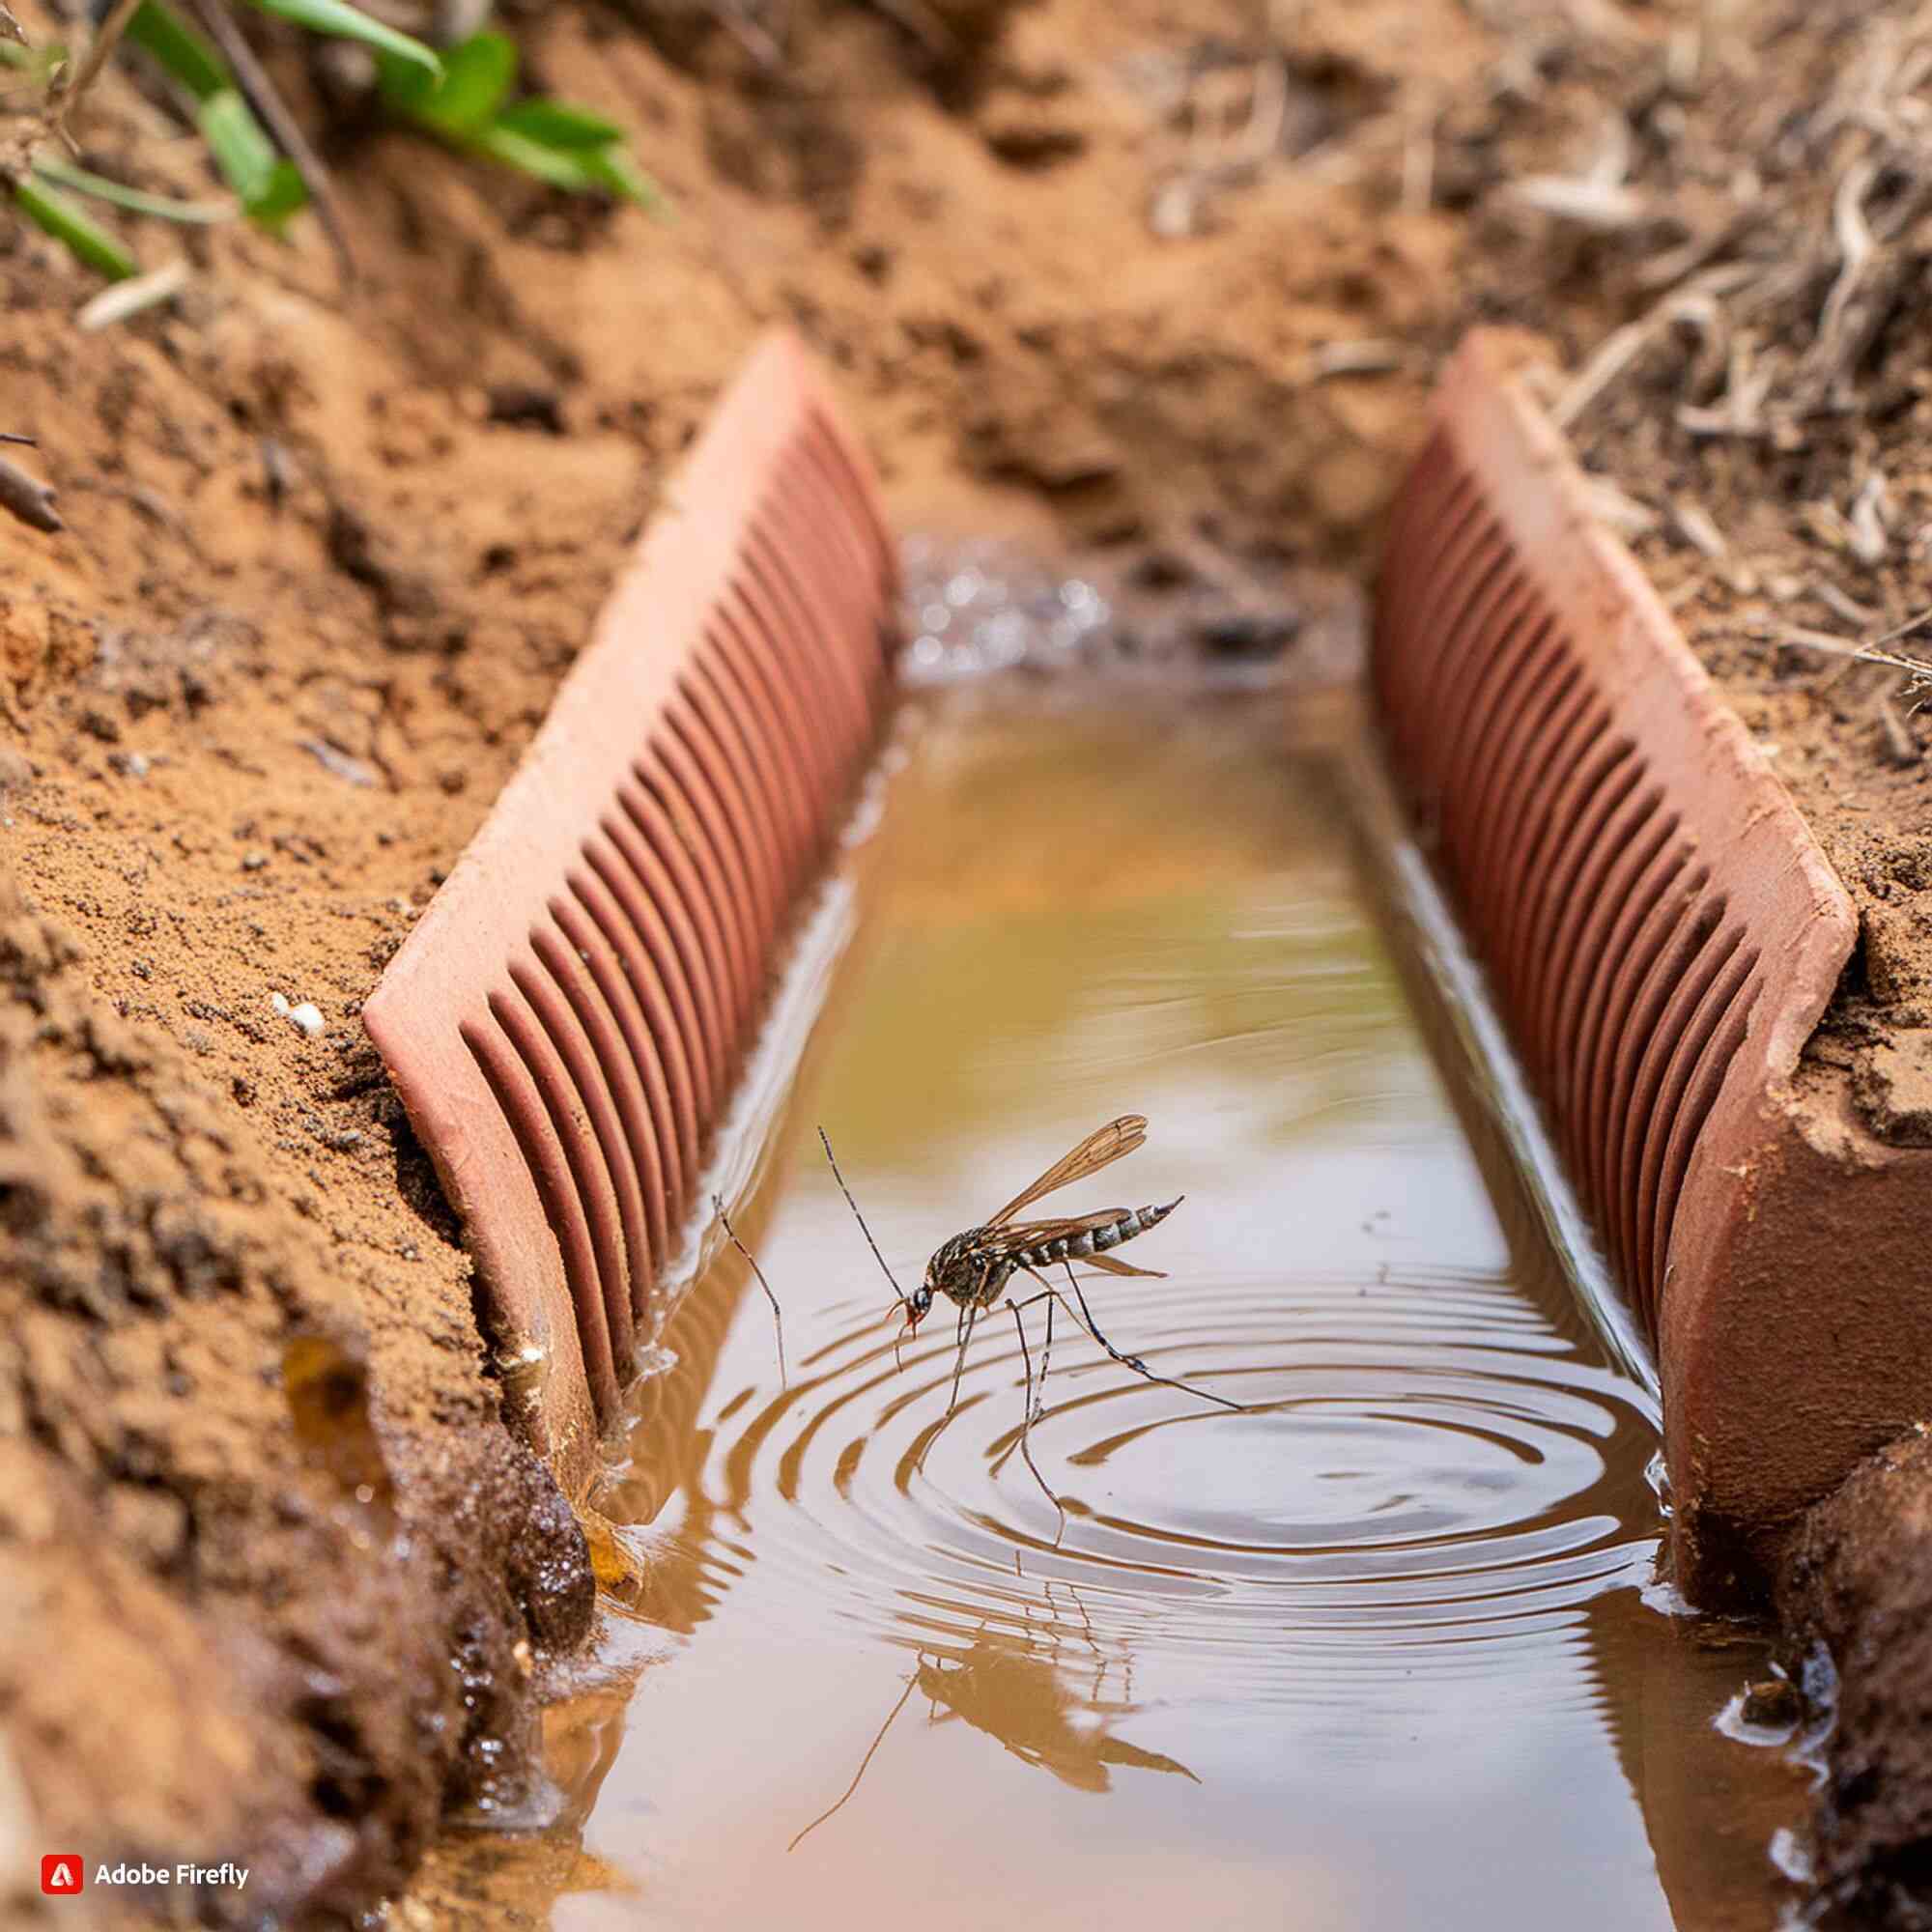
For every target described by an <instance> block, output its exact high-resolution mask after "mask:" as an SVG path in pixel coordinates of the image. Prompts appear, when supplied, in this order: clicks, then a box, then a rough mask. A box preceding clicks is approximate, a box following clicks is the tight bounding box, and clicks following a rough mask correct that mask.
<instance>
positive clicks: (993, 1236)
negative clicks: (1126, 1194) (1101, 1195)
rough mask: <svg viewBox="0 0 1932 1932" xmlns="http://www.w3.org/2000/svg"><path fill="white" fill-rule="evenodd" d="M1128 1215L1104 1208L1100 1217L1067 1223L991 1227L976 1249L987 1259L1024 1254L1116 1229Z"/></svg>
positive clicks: (1068, 1219) (1077, 1218)
mask: <svg viewBox="0 0 1932 1932" xmlns="http://www.w3.org/2000/svg"><path fill="white" fill-rule="evenodd" d="M1126 1211H1127V1210H1126V1209H1125V1208H1101V1210H1100V1211H1099V1212H1098V1213H1097V1214H1069V1215H1068V1216H1067V1217H1066V1218H1065V1220H1064V1221H1015V1222H1013V1223H1012V1224H1011V1226H1009V1227H1006V1228H993V1227H988V1228H987V1230H986V1233H985V1236H984V1237H983V1238H982V1239H981V1240H980V1241H979V1242H977V1243H976V1244H975V1245H976V1246H977V1247H978V1248H979V1250H980V1253H981V1254H985V1255H999V1256H1005V1255H1016V1254H1024V1253H1025V1252H1026V1250H1027V1249H1029V1248H1043V1247H1044V1246H1045V1245H1046V1244H1047V1243H1048V1242H1049V1241H1070V1240H1072V1239H1073V1238H1074V1237H1075V1236H1080V1235H1094V1234H1098V1233H1099V1231H1100V1230H1101V1229H1102V1228H1111V1227H1113V1226H1114V1224H1115V1223H1116V1222H1118V1221H1120V1220H1121V1219H1122V1217H1123V1216H1124V1215H1125V1214H1126ZM1082 1259H1083V1260H1084V1259H1085V1257H1082Z"/></svg>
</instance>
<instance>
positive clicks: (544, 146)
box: [378, 31, 662, 208]
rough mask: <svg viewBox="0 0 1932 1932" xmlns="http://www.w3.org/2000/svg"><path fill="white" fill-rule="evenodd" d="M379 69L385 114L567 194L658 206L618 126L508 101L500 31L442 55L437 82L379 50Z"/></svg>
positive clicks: (585, 113)
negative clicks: (604, 196) (605, 196)
mask: <svg viewBox="0 0 1932 1932" xmlns="http://www.w3.org/2000/svg"><path fill="white" fill-rule="evenodd" d="M378 69H379V71H380V73H381V76H382V95H383V100H384V105H385V106H387V107H388V109H389V111H390V112H391V113H392V114H395V115H397V116H398V117H399V118H401V119H403V120H405V121H412V122H414V123H415V124H416V125H417V126H418V127H421V128H427V129H428V130H429V131H430V132H431V133H433V134H435V135H437V136H439V137H440V139H442V140H444V141H447V142H448V143H449V144H450V145H451V146H452V147H456V148H463V149H467V150H469V152H470V153H472V154H478V155H483V156H488V157H489V158H490V159H491V160H494V161H498V162H500V163H501V164H502V165H503V166H505V167H511V168H516V169H519V170H520V171H521V172H523V173H524V174H526V175H529V176H531V177H533V178H534V179H535V180H537V181H540V182H545V183H548V184H549V185H551V186H552V187H559V188H563V189H566V190H567V191H569V192H570V193H573V194H592V193H600V192H601V193H604V194H612V195H617V196H620V197H622V198H623V199H625V200H627V201H635V202H637V203H638V204H639V206H640V207H644V208H653V207H657V206H660V205H661V203H662V196H661V195H660V194H659V192H658V188H657V185H656V184H655V183H654V182H652V181H651V180H650V179H649V177H647V176H646V175H645V174H643V173H642V172H641V170H639V167H638V165H637V163H636V162H635V161H634V160H633V159H632V158H631V156H630V154H629V152H628V151H627V150H626V148H625V146H624V130H623V129H622V128H619V127H618V126H617V125H616V124H615V123H614V122H611V121H607V120H606V119H605V118H604V117H603V116H602V115H601V114H594V113H592V112H591V111H590V110H589V109H588V108H586V107H573V106H571V105H569V104H568V103H567V102H565V101H561V100H552V99H548V98H547V97H544V96H542V95H537V96H532V97H530V98H528V99H523V100H512V99H510V95H511V92H512V90H513V89H514V88H515V86H516V82H517V49H516V45H515V43H513V42H512V41H511V40H510V39H509V37H508V36H507V35H504V34H496V33H490V32H488V31H485V32H483V33H480V34H472V35H471V36H470V37H469V40H467V41H465V42H463V43H462V44H461V45H459V46H455V47H452V48H450V50H449V51H448V52H447V53H446V54H445V55H444V56H443V64H442V74H441V77H440V79H438V78H436V77H434V76H432V75H428V74H425V73H424V72H423V71H422V70H421V68H419V67H416V66H414V65H412V64H411V63H409V62H406V61H402V60H399V59H398V58H397V57H396V56H394V55H393V54H384V55H383V56H382V57H381V58H380V60H379V62H378Z"/></svg>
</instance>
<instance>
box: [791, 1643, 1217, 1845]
mask: <svg viewBox="0 0 1932 1932" xmlns="http://www.w3.org/2000/svg"><path fill="white" fill-rule="evenodd" d="M1083 1614H1084V1613H1083ZM1088 1641H1089V1643H1090V1646H1091V1647H1092V1648H1093V1650H1094V1658H1095V1661H1096V1667H1095V1669H1094V1673H1093V1675H1092V1678H1091V1681H1089V1682H1088V1683H1087V1684H1086V1686H1085V1687H1084V1690H1083V1688H1082V1687H1081V1686H1080V1685H1079V1684H1078V1683H1077V1682H1076V1681H1075V1680H1074V1678H1073V1675H1072V1673H1071V1672H1069V1671H1068V1670H1067V1669H1066V1668H1065V1665H1064V1663H1063V1661H1062V1658H1061V1655H1060V1652H1061V1645H1060V1642H1059V1639H1058V1637H1057V1636H1056V1637H1054V1638H1053V1639H1052V1640H1051V1641H1050V1642H1049V1643H1048V1644H1047V1645H1046V1646H1044V1647H1042V1645H1041V1644H1040V1642H1039V1640H1038V1637H1037V1634H1036V1633H1034V1632H1032V1631H1028V1632H1018V1631H1006V1630H994V1629H991V1628H988V1627H985V1626H982V1627H981V1628H980V1632H979V1634H977V1635H976V1636H975V1637H974V1639H973V1641H972V1643H971V1644H970V1645H969V1646H968V1647H967V1648H966V1649H965V1650H963V1651H924V1650H922V1651H921V1652H920V1653H919V1656H918V1659H917V1661H916V1662H915V1663H914V1665H913V1668H912V1671H911V1673H910V1675H908V1677H907V1678H906V1681H905V1688H904V1689H903V1690H901V1691H900V1692H899V1698H898V1702H897V1703H895V1705H894V1706H893V1708H892V1710H891V1712H890V1713H889V1714H888V1715H887V1718H886V1720H885V1722H884V1723H883V1724H881V1725H880V1726H879V1730H878V1734H877V1736H875V1737H874V1738H873V1740H872V1742H871V1745H870V1746H869V1747H868V1748H867V1752H866V1755H865V1757H864V1758H863V1759H861V1760H860V1764H859V1769H858V1771H857V1772H856V1773H855V1774H854V1775H853V1778H852V1781H851V1783H850V1784H848V1785H847V1786H846V1787H845V1789H844V1791H843V1792H842V1793H841V1794H840V1795H839V1797H838V1799H837V1800H836V1801H835V1802H834V1803H833V1804H831V1805H829V1806H828V1807H827V1808H826V1809H825V1810H823V1811H821V1812H820V1813H819V1815H818V1816H817V1817H816V1818H814V1819H813V1820H812V1821H811V1823H810V1824H809V1825H808V1826H806V1828H805V1829H804V1831H802V1832H800V1833H799V1834H798V1835H797V1836H796V1837H795V1838H793V1839H792V1841H791V1843H790V1845H788V1846H787V1847H786V1849H787V1850H788V1851H796V1850H797V1849H798V1848H799V1846H800V1845H801V1844H803V1843H804V1842H805V1840H806V1839H807V1838H808V1837H809V1836H810V1834H811V1833H813V1832H815V1831H816V1830H817V1829H818V1828H819V1826H821V1825H823V1824H824V1823H826V1821H827V1820H828V1819H830V1818H832V1817H834V1816H836V1815H837V1813H838V1812H839V1811H840V1810H842V1809H843V1808H844V1806H845V1805H846V1804H848V1803H849V1802H850V1800H851V1798H852V1796H853V1794H854V1793H855V1792H856V1791H857V1790H858V1789H859V1786H860V1783H861V1782H862V1781H863V1779H864V1778H865V1776H866V1773H867V1770H868V1769H869V1768H870V1766H871V1762H872V1759H873V1757H874V1756H875V1755H876V1753H877V1751H878V1749H879V1747H880V1746H881V1745H882V1744H884V1743H885V1741H886V1733H887V1732H888V1731H890V1730H891V1729H892V1727H893V1725H894V1723H895V1721H896V1719H897V1718H898V1715H899V1713H900V1712H901V1711H903V1710H904V1709H905V1707H906V1705H907V1704H908V1703H909V1702H911V1700H912V1696H913V1693H914V1692H915V1691H918V1692H919V1693H920V1694H921V1695H923V1697H924V1698H925V1700H926V1705H927V1711H926V1721H927V1722H928V1723H933V1724H944V1723H950V1722H952V1721H953V1720H954V1719H958V1720H960V1721H963V1722H964V1723H966V1724H968V1725H970V1726H971V1727H972V1728H973V1729H974V1730H976V1731H980V1732H983V1733H984V1734H985V1735H986V1736H987V1737H989V1738H992V1739H993V1740H995V1742H997V1743H998V1744H999V1745H1000V1747H1002V1748H1003V1749H1005V1750H1006V1751H1008V1752H1009V1753H1010V1754H1011V1755H1012V1756H1014V1757H1016V1758H1018V1759H1019V1760H1020V1762H1021V1763H1022V1764H1030V1765H1034V1766H1036V1767H1037V1768H1038V1769H1039V1770H1041V1771H1048V1772H1051V1773H1052V1774H1053V1776H1055V1777H1057V1778H1058V1779H1059V1780H1060V1781H1061V1783H1063V1784H1066V1785H1070V1786H1072V1788H1073V1789H1074V1790H1076V1791H1092V1792H1096V1793H1097V1792H1104V1791H1108V1790H1110V1789H1111V1788H1112V1785H1113V1774H1114V1771H1115V1770H1116V1769H1122V1770H1134V1771H1159V1772H1170V1773H1173V1774H1175V1775H1177V1776H1181V1777H1185V1778H1187V1779H1189V1780H1190V1781H1191V1782H1193V1783H1195V1784H1199V1783H1200V1782H1201V1780H1200V1779H1199V1778H1198V1777H1196V1776H1195V1775H1194V1774H1193V1772H1191V1771H1189V1770H1188V1768H1187V1767H1186V1766H1185V1765H1184V1764H1182V1763H1181V1762H1180V1761H1179V1759H1178V1758H1172V1757H1169V1756H1167V1755H1166V1754H1165V1753H1164V1752H1162V1751H1155V1750H1149V1749H1147V1748H1146V1747H1143V1746H1141V1745H1137V1744H1133V1743H1131V1742H1130V1741H1129V1740H1127V1739H1126V1738H1122V1737H1116V1736H1115V1735H1114V1731H1113V1727H1114V1725H1115V1724H1116V1723H1118V1722H1119V1721H1120V1720H1121V1719H1122V1718H1123V1717H1126V1716H1129V1715H1131V1714H1132V1713H1133V1712H1134V1711H1136V1710H1138V1709H1139V1708H1140V1707H1139V1706H1138V1705H1136V1704H1135V1703H1134V1702H1133V1701H1132V1695H1131V1690H1130V1688H1129V1689H1128V1690H1123V1693H1122V1696H1120V1697H1118V1698H1114V1699H1108V1698H1106V1697H1104V1696H1103V1695H1102V1692H1103V1690H1104V1689H1105V1687H1106V1680H1107V1674H1108V1671H1109V1669H1110V1668H1111V1667H1112V1665H1111V1661H1110V1660H1108V1659H1106V1658H1104V1657H1103V1656H1102V1654H1101V1651H1100V1648H1099V1645H1098V1644H1097V1643H1096V1642H1094V1639H1093V1637H1092V1634H1091V1630H1090V1634H1089V1639H1088Z"/></svg>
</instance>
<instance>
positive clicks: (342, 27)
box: [255, 0, 442, 74]
mask: <svg viewBox="0 0 1932 1932" xmlns="http://www.w3.org/2000/svg"><path fill="white" fill-rule="evenodd" d="M255 4H256V6H258V7H259V8H261V10H262V11H263V13H265V14H275V15H276V16H277V17H278V18H281V19H284V20H293V21H294V22H295V23H296V25H297V26H298V27H306V28H307V29H308V30H309V32H310V33H312V34H326V35H327V36H328V37H329V38H330V39H332V40H338V41H361V42H362V43H364V44H365V45H368V46H372V47H375V48H377V49H378V50H379V51H381V52H383V53H387V54H394V55H395V56H396V58H397V59H399V60H405V61H412V62H414V63H415V64H416V65H418V66H420V67H423V68H426V69H427V70H428V71H430V72H431V73H433V74H435V73H440V72H441V71H442V63H441V62H440V60H438V59H437V57H436V55H435V54H434V53H432V52H431V51H430V49H429V48H428V47H426V46H424V45H423V43H421V42H420V41H417V40H412V38H411V37H410V36H409V35H408V34H399V33H398V32H397V31H396V29H395V28H394V27H385V26H384V24H383V22H382V21H381V20H375V19H371V18H370V16H369V15H368V14H365V13H363V12H362V10H361V9H360V8H359V7H352V6H350V4H349V0H255Z"/></svg>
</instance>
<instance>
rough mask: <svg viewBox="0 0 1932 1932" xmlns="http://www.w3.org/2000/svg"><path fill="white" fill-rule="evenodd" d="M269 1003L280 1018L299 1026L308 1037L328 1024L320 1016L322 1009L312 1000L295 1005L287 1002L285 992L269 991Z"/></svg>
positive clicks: (317, 1032)
mask: <svg viewBox="0 0 1932 1932" xmlns="http://www.w3.org/2000/svg"><path fill="white" fill-rule="evenodd" d="M269 1004H270V1006H271V1007H273V1008H274V1009H275V1011H276V1013H277V1014H278V1015H280V1017H281V1018H283V1019H285V1020H287V1021H288V1023H289V1024H290V1025H291V1026H296V1027H299V1028H300V1029H301V1030H302V1032H303V1033H305V1034H306V1035H307V1036H308V1037H309V1038H310V1039H313V1038H314V1037H316V1035H317V1034H319V1033H321V1032H322V1031H323V1029H324V1028H325V1027H327V1024H328V1022H327V1020H326V1019H324V1018H323V1016H322V1009H321V1008H320V1007H318V1006H316V1005H315V1004H314V1003H313V1002H312V1001H309V1000H304V1001H303V1002H302V1003H301V1005H300V1006H298V1007H296V1006H291V1005H290V1004H289V1000H288V996H287V995H286V994H284V993H270V995H269Z"/></svg>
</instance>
